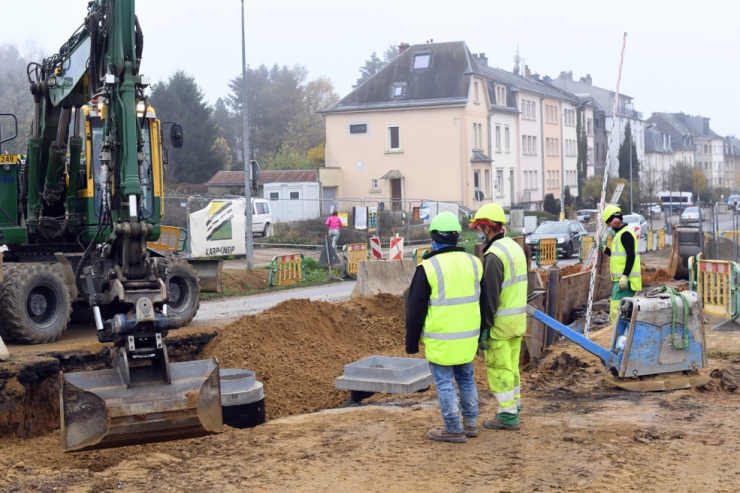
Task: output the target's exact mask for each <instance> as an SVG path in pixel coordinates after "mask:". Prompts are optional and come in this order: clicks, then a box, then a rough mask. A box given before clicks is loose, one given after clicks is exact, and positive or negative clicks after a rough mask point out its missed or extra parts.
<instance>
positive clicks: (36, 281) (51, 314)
mask: <svg viewBox="0 0 740 493" xmlns="http://www.w3.org/2000/svg"><path fill="white" fill-rule="evenodd" d="M70 298H71V297H70V295H69V289H68V288H67V285H66V284H65V283H64V279H62V277H61V276H60V275H59V274H58V273H57V272H56V271H55V270H54V269H53V268H52V267H51V265H49V264H41V263H39V264H29V265H26V266H18V267H17V268H16V269H14V270H13V272H11V274H10V276H8V280H7V282H6V283H5V287H4V289H3V294H2V315H3V317H4V318H5V324H6V329H7V330H8V331H9V332H10V335H11V336H12V337H13V338H14V339H15V340H16V341H17V342H20V343H23V344H43V343H46V342H53V341H56V340H57V339H59V337H61V335H62V334H63V333H64V331H65V330H66V329H67V325H68V324H69V317H70V313H71V311H72V302H71V299H70Z"/></svg>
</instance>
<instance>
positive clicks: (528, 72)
mask: <svg viewBox="0 0 740 493" xmlns="http://www.w3.org/2000/svg"><path fill="white" fill-rule="evenodd" d="M524 77H526V78H527V79H529V78H531V77H532V71H531V70H529V65H525V66H524Z"/></svg>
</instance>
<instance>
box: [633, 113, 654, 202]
mask: <svg viewBox="0 0 740 493" xmlns="http://www.w3.org/2000/svg"><path fill="white" fill-rule="evenodd" d="M653 127H654V125H653V124H652V123H651V124H649V125H648V126H647V127H645V128H643V129H642V130H639V131H638V132H632V135H630V214H634V213H635V211H634V210H633V208H632V189H633V186H632V141H633V140H635V135H636V134H637V133H642V134H643V135H642V137H643V139H644V138H645V130H648V129H650V128H653ZM642 147H643V150H644V148H645V146H644V145H643V146H642ZM643 156H644V154H643Z"/></svg>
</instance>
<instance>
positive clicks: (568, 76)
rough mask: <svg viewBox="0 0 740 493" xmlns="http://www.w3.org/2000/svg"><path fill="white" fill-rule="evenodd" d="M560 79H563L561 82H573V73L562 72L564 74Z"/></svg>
mask: <svg viewBox="0 0 740 493" xmlns="http://www.w3.org/2000/svg"><path fill="white" fill-rule="evenodd" d="M558 79H561V80H573V72H566V71H562V72H560V75H559V76H558Z"/></svg>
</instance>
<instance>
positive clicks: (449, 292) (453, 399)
mask: <svg viewBox="0 0 740 493" xmlns="http://www.w3.org/2000/svg"><path fill="white" fill-rule="evenodd" d="M461 230H462V227H461V226H460V221H458V219H457V217H456V216H455V215H454V214H453V213H451V212H441V213H440V214H438V215H437V216H436V217H435V218H434V219H433V220H432V222H431V224H430V225H429V233H430V234H431V237H432V251H431V252H428V253H427V254H426V255H424V260H423V261H422V262H421V264H420V265H419V266H418V267H417V268H416V272H415V273H414V278H413V279H412V281H411V286H410V287H409V293H408V302H407V305H406V306H407V308H406V352H407V353H408V354H416V353H418V352H419V341H420V340H421V342H422V343H423V344H424V346H425V356H426V359H427V360H428V361H429V368H430V369H431V371H432V376H433V377H434V385H435V386H436V387H437V398H438V399H439V407H440V410H441V411H442V419H443V421H444V429H441V430H438V429H432V430H430V431H429V433H428V434H427V436H428V437H429V438H431V439H432V440H437V441H441V442H453V443H463V442H465V439H466V437H470V438H473V437H477V436H478V428H477V422H478V389H477V388H476V386H475V380H474V379H473V360H474V359H475V354H476V352H477V349H478V333H479V332H480V308H479V306H478V300H479V298H480V280H481V276H482V273H483V266H482V265H481V262H480V260H478V259H477V258H476V257H474V256H473V255H470V254H468V253H465V249H464V248H460V247H458V246H457V242H458V240H459V239H460V232H461ZM453 378H454V380H455V381H456V382H457V387H458V389H459V391H460V400H459V402H458V398H457V392H455V384H454V382H453ZM461 413H462V426H461V425H460V414H461Z"/></svg>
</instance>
